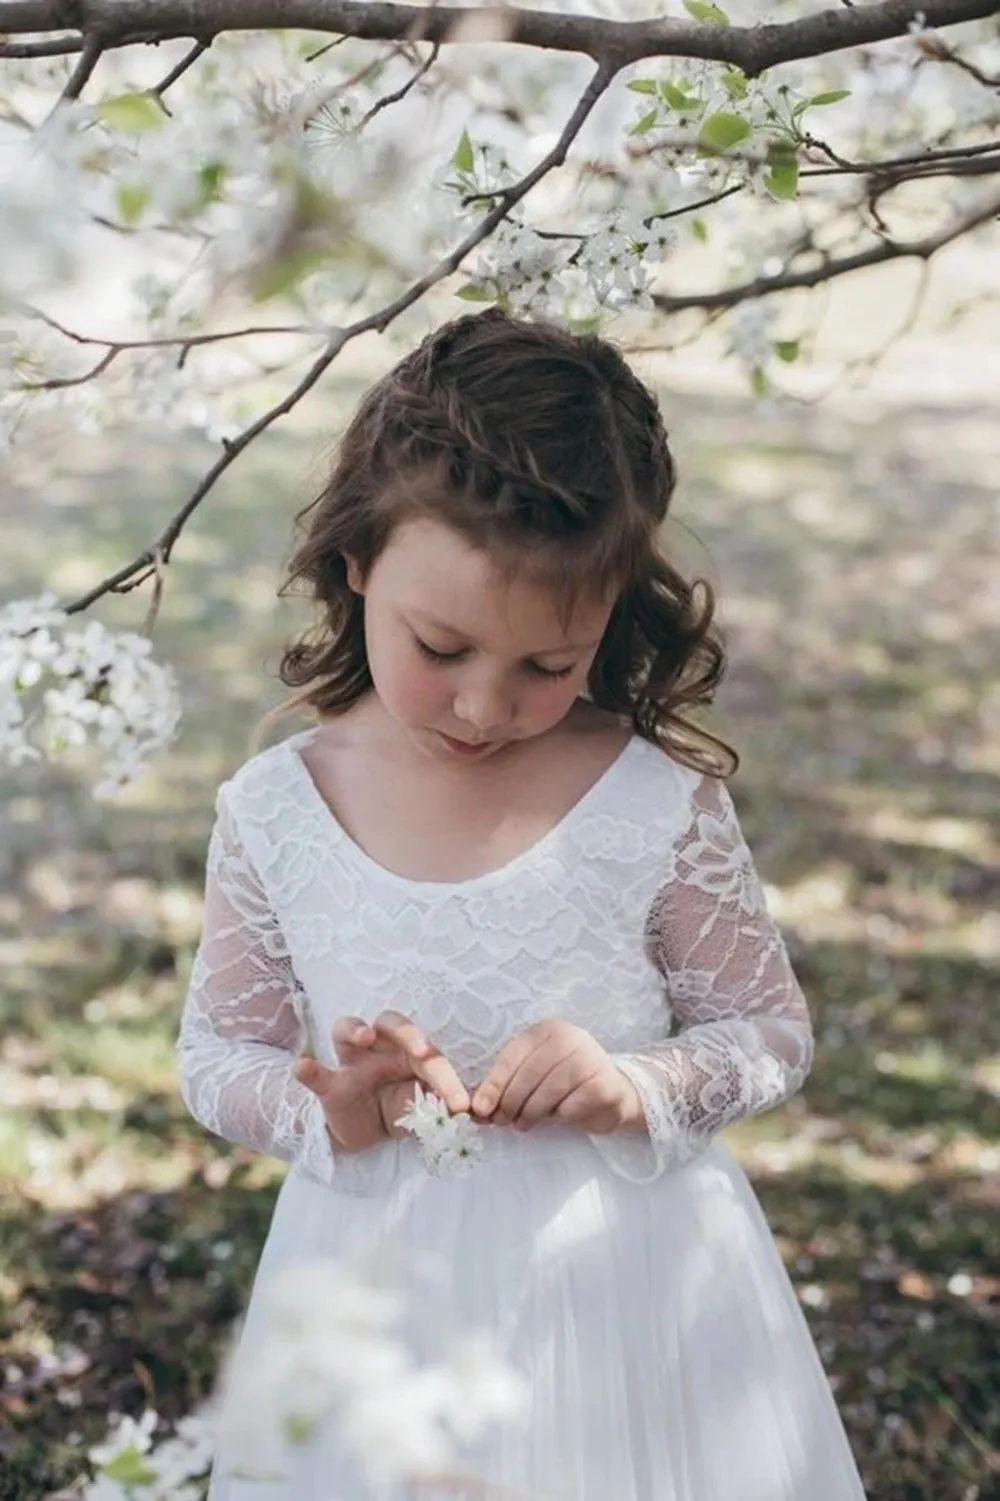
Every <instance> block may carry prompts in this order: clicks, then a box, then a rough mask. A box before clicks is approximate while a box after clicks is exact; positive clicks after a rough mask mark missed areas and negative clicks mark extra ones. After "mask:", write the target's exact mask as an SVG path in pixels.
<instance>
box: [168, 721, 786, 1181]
mask: <svg viewBox="0 0 1000 1501" xmlns="http://www.w3.org/2000/svg"><path fill="white" fill-rule="evenodd" d="M313 734H315V731H314V730H309V731H306V732H304V733H303V734H300V735H295V736H292V737H291V738H290V739H288V740H286V741H284V742H283V743H282V744H280V745H278V746H275V747H273V748H271V749H269V750H266V751H264V752H262V753H261V754H260V755H258V756H255V757H253V758H252V759H251V760H250V761H248V762H247V763H246V765H244V766H243V767H241V768H240V770H239V771H238V772H237V773H236V774H235V776H234V777H232V778H231V779H230V780H229V781H228V782H226V783H224V784H223V786H222V787H221V788H220V789H219V795H218V799H217V815H218V816H217V820H216V824H215V828H214V830H213V834H212V840H211V843H210V847H209V856H208V872H207V880H206V907H205V926H204V930H203V933H202V939H201V943H200V945H199V949H198V953H197V955H196V957H195V961H194V965H193V967H192V973H191V981H190V986H189V990H188V996H187V1000H186V1003H185V1007H184V1014H183V1017H182V1022H181V1036H180V1044H179V1046H180V1069H181V1082H182V1088H183V1090H184V1093H185V1098H186V1099H187V1100H188V1103H189V1105H190V1108H191V1109H192V1111H193V1113H194V1114H195V1115H196V1116H197V1117H198V1118H199V1119H200V1120H202V1121H203V1122H204V1123H205V1124H206V1125H207V1126H209V1127H210V1128H211V1129H212V1130H215V1131H218V1132H219V1133H220V1134H222V1135H225V1136H229V1137H230V1138H231V1139H233V1140H237V1141H242V1142H246V1143H248V1144H250V1145H252V1146H256V1147H257V1148H258V1149H259V1150H263V1151H270V1152H273V1153H275V1155H277V1156H279V1157H283V1158H285V1159H286V1160H288V1161H291V1162H293V1163H294V1164H295V1165H296V1166H297V1167H298V1168H299V1170H301V1171H304V1172H306V1173H308V1174H309V1175H310V1176H313V1177H316V1178H318V1179H319V1180H320V1181H324V1182H332V1181H334V1179H335V1178H336V1176H337V1174H338V1172H339V1173H341V1174H343V1172H344V1171H346V1169H345V1168H344V1166H343V1159H341V1162H340V1164H338V1162H336V1161H335V1160H334V1154H333V1153H332V1150H331V1147H330V1143H329V1140H328V1138H327V1136H326V1131H325V1121H324V1118H323V1115H322V1107H321V1105H320V1103H319V1101H318V1100H317V1098H316V1097H315V1095H313V1094H311V1093H310V1092H309V1091H308V1090H306V1089H305V1087H304V1086H303V1085H301V1084H300V1083H299V1082H298V1081H297V1080H296V1079H295V1078H294V1075H293V1073H292V1066H293V1064H294V1061H295V1058H296V1057H297V1056H298V1054H299V1053H300V1052H301V1051H302V1049H303V1047H304V1045H305V1044H306V1042H307V1041H308V1042H309V1043H310V1044H311V1047H312V1049H313V1051H314V1052H315V1054H316V1056H317V1057H318V1058H319V1059H320V1060H321V1061H323V1062H325V1063H327V1064H328V1065H330V1066H333V1065H334V1064H335V1063H336V1058H335V1056H334V1053H333V1049H332V1043H331V1035H330V1034H331V1028H332V1025H333V1022H334V1020H335V1018H336V1017H338V1016H342V1015H357V1016H360V1017H363V1018H365V1019H368V1020H370V1019H373V1018H374V1017H375V1016H376V1015H377V1014H378V1012H380V1011H382V1010H384V1009H394V1010H397V1011H402V1012H404V1013H406V1014H407V1015H409V1016H410V1017H411V1018H412V1019H413V1020H414V1021H416V1022H417V1023H418V1025H420V1026H421V1027H422V1028H423V1029H424V1030H425V1031H426V1033H427V1034H428V1035H429V1036H430V1037H431V1038H432V1039H433V1040H434V1042H435V1043H436V1044H437V1046H438V1047H439V1048H440V1049H441V1051H442V1052H444V1053H445V1054H446V1056H447V1057H448V1058H449V1059H450V1060H451V1062H452V1063H453V1065H454V1066H455V1068H456V1069H457V1071H458V1073H459V1074H460V1076H462V1078H463V1080H464V1082H465V1083H466V1084H468V1085H472V1084H475V1083H477V1082H478V1081H479V1079H480V1078H482V1076H483V1075H484V1073H485V1072H486V1070H487V1069H488V1067H489V1065H490V1063H491V1062H492V1060H493V1059H494V1058H495V1057H496V1055H497V1054H498V1052H499V1051H500V1050H501V1049H502V1048H503V1046H504V1045H505V1044H506V1043H507V1042H509V1041H510V1040H511V1039H512V1038H513V1037H514V1036H516V1035H517V1034H518V1033H519V1032H522V1031H523V1030H524V1029H525V1028H526V1027H528V1026H530V1025H531V1024H532V1023H534V1022H537V1021H540V1020H542V1019H543V1018H546V1017H553V1016H558V1017H561V1018H564V1019H566V1020H568V1021H571V1022H574V1023H576V1024H577V1025H578V1026H580V1027H582V1028H584V1029H585V1030H586V1031H588V1032H589V1033H591V1034H592V1035H593V1036H594V1037H595V1038H596V1039H597V1041H598V1042H600V1043H601V1044H602V1045H603V1046H604V1047H605V1048H606V1049H607V1051H608V1052H609V1053H610V1054H611V1055H612V1056H613V1058H614V1060H615V1062H616V1063H617V1065H618V1066H619V1068H621V1070H622V1071H623V1072H625V1073H626V1074H627V1075H628V1077H629V1078H631V1079H632V1080H633V1082H634V1083H635V1085H636V1088H637V1089H638V1091H639V1094H640V1096H641V1098H642V1102H643V1105H644V1109H645V1115H646V1120H647V1124H648V1127H649V1139H648V1140H645V1139H643V1138H635V1137H629V1138H626V1137H625V1136H624V1135H619V1136H617V1137H615V1138H613V1139H612V1138H595V1141H596V1142H597V1144H598V1145H599V1147H600V1149H601V1151H602V1153H603V1155H604V1156H605V1157H606V1158H607V1159H608V1161H609V1162H611V1163H612V1165H613V1166H615V1167H616V1168H618V1169H619V1170H621V1171H623V1172H625V1173H626V1174H627V1175H630V1176H639V1177H643V1176H649V1175H655V1174H657V1173H659V1172H661V1171H663V1169H664V1167H665V1166H666V1165H667V1164H668V1163H670V1162H682V1161H684V1160H686V1159H688V1158H689V1157H691V1156H693V1155H695V1154H696V1153H697V1152H698V1151H700V1150H701V1149H702V1148H703V1147H704V1145H705V1143H706V1142H707V1141H708V1140H709V1139H710V1138H711V1135H712V1134H713V1133H714V1132H715V1131H717V1130H719V1129H721V1128H722V1127H723V1126H725V1125H728V1124H729V1123H731V1122H732V1121H734V1120H737V1119H740V1118H741V1117H742V1116H745V1115H748V1114H751V1113H753V1112H754V1111H758V1110H762V1109H766V1108H769V1107H770V1106H772V1105H775V1104H778V1103H780V1101H781V1100H783V1099H784V1098H786V1097H787V1096H788V1095H789V1094H790V1093H792V1092H793V1091H794V1090H795V1089H797V1088H798V1087H799V1086H800V1085H801V1083H802V1081H803V1080H804V1078H805V1076H806V1073H807V1072H808V1068H809V1065H810V1062H811V1057H812V1036H811V1030H810V1026H809V1017H808V1012H807V1010H806V1006H805V1002H804V1000H803V997H802V993H801V991H800V990H799V987H798V985H797V983H796V981H795V977H794V975H793V974H792V971H791V968H790V966H789V963H788V956H787V953H786V950H785V947H784V944H783V942H782V940H781V938H780V936H779V935H778V933H777V931H776V930H775V928H774V925H773V923H772V922H771V920H770V918H769V916H768V912H767V906H766V903H765V900H764V895H763V891H762V888H761V886H760V882H759V880H758V879H757V876H756V872H755V871H754V867H753V862H752V859H751V857H750V853H749V851H748V850H747V847H746V844H745V843H744V841H743V838H742V835H741V833H740V830H739V826H738V823H737V820H736V815H735V812H734V810H733V806H732V802H731V800H730V798H729V794H728V792H727V791H726V789H725V787H724V785H723V784H721V783H720V782H717V781H715V780H713V779H711V778H708V777H704V776H702V775H700V774H699V773H697V772H695V771H692V770H690V769H689V768H687V767H683V766H681V765H679V764H678V763H677V762H675V761H674V760H672V759H671V758H670V757H669V756H668V755H666V754H665V753H664V752H663V751H661V750H660V749H659V748H658V747H656V746H654V745H652V744H650V743H649V742H647V741H645V740H643V739H640V738H639V737H633V738H632V739H631V740H630V741H629V742H628V743H627V744H626V746H625V748H624V749H623V750H622V751H621V753H620V754H619V756H618V757H617V759H616V760H615V761H614V762H613V763H612V765H611V766H610V767H609V768H608V769H607V770H606V771H605V772H604V774H603V775H602V776H601V777H600V778H599V779H598V780H597V781H596V782H595V783H594V785H593V786H592V787H591V788H590V789H589V791H588V792H586V793H585V794H584V796H583V797H581V798H580V800H579V801H578V802H577V803H576V804H575V805H574V806H573V807H572V808H571V809H570V810H569V812H568V813H566V814H565V815H564V816H563V817H562V818H561V819H560V820H559V821H558V823H556V824H555V826H554V827H553V828H552V829H550V830H549V831H548V833H546V834H545V835H544V836H543V837H542V838H540V839H539V840H537V841H536V842H535V843H534V844H533V845H532V846H531V847H530V848H528V849H526V850H525V851H524V852H523V853H522V854H520V855H518V856H516V857H515V858H514V859H512V860H510V861H508V862H507V863H506V864H504V865H503V866H501V867H500V868H499V869H497V870H493V871H490V872H488V873H487V874H485V875H481V876H478V877H474V878H472V879H468V880H463V881H458V882H437V881H418V880H412V879H409V878H407V877H403V876H400V875H397V874H394V873H393V872H391V871H389V870H387V869H385V868H384V867H382V866H381V865H379V864H378V863H377V862H376V861H375V860H373V859H372V858H371V857H370V856H369V855H367V854H366V853H365V852H364V851H363V850H362V849H361V848H360V847H359V846H358V845H357V844H356V843H355V842H354V841H353V840H352V839H351V838H350V836H349V835H348V834H347V833H346V831H345V830H344V829H343V827H342V826H341V825H340V823H339V822H338V821H337V819H336V817H335V816H334V814H333V812H332V810H331V809H330V808H329V807H328V806H327V804H326V802H325V801H324V799H323V798H322V796H321V795H320V793H319V790H318V788H317V787H316V784H315V783H314V782H313V780H312V778H311V776H310V774H309V772H308V770H307V768H306V765H305V762H304V761H303V759H302V756H301V753H300V752H301V750H302V748H303V747H304V745H305V743H306V742H307V740H308V738H309V737H310V736H311V735H313ZM675 1023H680V1028H681V1030H680V1031H679V1032H678V1033H676V1034H674V1035H672V1029H673V1026H674V1024H675ZM365 1155H367V1154H362V1156H365ZM373 1155H377V1151H376V1153H375V1154H373ZM383 1156H385V1154H383Z"/></svg>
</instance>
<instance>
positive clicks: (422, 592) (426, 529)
mask: <svg viewBox="0 0 1000 1501" xmlns="http://www.w3.org/2000/svg"><path fill="white" fill-rule="evenodd" d="M348 577H349V581H350V585H351V588H352V589H354V591H355V592H356V593H358V594H363V595H364V600H365V637H366V643H367V649H368V662H369V666H370V668H371V674H372V679H373V682H374V684H375V691H376V693H377V694H378V697H379V700H380V701H381V704H382V707H383V708H384V709H385V710H386V712H387V713H388V714H389V715H390V717H391V718H392V719H393V720H394V721H395V723H396V724H397V725H398V726H399V727H400V728H402V729H403V730H404V731H405V733H406V735H407V736H408V737H409V739H410V740H411V741H412V742H413V743H414V744H416V745H417V746H418V748H419V749H420V750H421V752H423V753H424V754H425V755H430V756H433V757H434V758H435V759H439V760H441V759H443V760H449V761H453V762H457V761H460V760H470V761H471V760H479V759H484V758H486V757H488V756H491V755H495V754H496V752H497V751H499V750H500V749H501V748H502V747H503V746H505V745H509V744H511V743H512V742H514V741H517V740H530V739H531V738H532V737H533V736H535V735H542V734H544V733H545V731H546V730H550V729H552V728H553V726H554V725H557V724H558V723H559V721H560V720H561V719H562V718H563V717H564V715H565V714H566V713H567V712H568V711H569V709H570V707H571V706H572V704H573V703H574V702H575V700H576V699H577V698H578V697H579V695H580V692H581V690H582V689H583V688H584V686H585V684H586V680H587V673H588V672H589V670H590V665H591V663H592V662H593V660H594V656H595V654H596V652H597V648H598V646H599V645H600V642H601V638H602V636H603V635H604V630H605V627H606V626H607V623H608V618H609V616H610V613H611V608H612V605H613V602H614V601H613V599H612V598H606V599H594V598H592V597H589V596H584V597H582V598H581V599H580V600H579V601H578V602H577V604H576V608H575V609H574V611H573V613H572V615H571V617H570V618H569V619H568V620H567V619H565V618H564V612H560V610H559V603H558V601H557V600H556V599H555V598H554V597H553V595H552V594H551V593H550V592H549V591H548V590H545V589H543V588H540V587H539V586H538V585H536V584H532V583H529V582H527V581H521V580H518V579H516V578H515V579H514V580H513V581H512V582H506V581H502V580H500V579H499V578H498V577H497V575H496V571H495V569H494V568H493V566H492V565H491V562H490V559H489V557H488V556H487V555H486V554H485V553H483V552H480V551H478V550H477V549H475V548H474V547H472V546H471V544H470V543H468V542H467V541H466V540H465V539H464V538H463V537H461V536H460V535H459V533H457V532H455V531H453V530H452V529H451V528H450V527H448V526H445V525H444V524H443V523H441V522H437V521H431V520H429V519H427V518H419V519H415V520H411V521H406V522H403V523H401V524H400V525H399V526H398V527H397V528H396V530H395V531H394V532H393V534H392V537H391V538H390V540H389V542H388V544H387V545H386V547H385V548H384V550H383V551H382V552H381V553H380V554H379V556H378V558H377V559H376V561H375V563H374V565H373V566H372V568H371V569H370V571H369V573H368V577H367V578H362V577H361V572H360V569H359V568H358V567H357V565H356V564H355V563H354V562H353V561H352V562H350V563H349V567H348Z"/></svg>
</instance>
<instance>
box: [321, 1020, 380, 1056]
mask: <svg viewBox="0 0 1000 1501" xmlns="http://www.w3.org/2000/svg"><path fill="white" fill-rule="evenodd" d="M330 1036H332V1039H333V1046H335V1048H336V1049H338V1052H339V1049H341V1048H342V1046H350V1048H371V1045H372V1043H374V1040H375V1028H374V1027H371V1025H369V1024H368V1022H365V1021H362V1018H360V1016H338V1018H336V1021H335V1022H333V1027H332V1030H330Z"/></svg>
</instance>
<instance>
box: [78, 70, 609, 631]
mask: <svg viewBox="0 0 1000 1501" xmlns="http://www.w3.org/2000/svg"><path fill="white" fill-rule="evenodd" d="M617 71H618V70H617V68H616V67H615V66H614V65H605V64H601V65H600V66H598V67H597V68H596V69H595V71H594V73H593V75H592V77H591V79H590V81H589V83H588V84H587V87H586V88H585V89H584V91H583V93H582V94H581V95H580V97H579V99H578V100H577V102H576V105H575V106H574V108H573V111H572V113H571V115H570V117H569V119H568V120H567V122H566V124H565V126H564V127H563V129H562V132H561V133H560V136H559V139H558V141H557V142H556V144H555V145H554V146H553V147H552V150H551V151H549V152H548V153H547V154H546V155H545V156H544V157H543V158H542V159H541V161H539V162H537V163H536V165H535V166H534V167H533V168H532V169H531V171H530V172H528V173H526V175H525V176H524V177H522V178H521V179H520V181H519V182H517V183H515V184H514V185H513V187H511V188H509V189H508V190H507V192H506V193H505V194H504V197H503V200H502V201H501V202H500V203H498V204H497V205H496V206H495V207H494V208H493V209H491V210H490V212H489V213H488V214H486V215H485V217H484V218H483V219H481V220H480V222H479V224H477V225H476V227H475V229H473V230H470V232H469V233H468V234H467V235H466V236H465V238H464V239H463V240H462V241H461V243H460V244H458V245H456V246H455V248H454V250H452V251H450V252H449V254H448V255H446V256H445V257H444V259H443V260H441V261H439V262H438V263H437V265H436V266H434V267H432V268H431V270H430V271H427V272H425V274H424V275H423V276H421V277H419V278H418V279H417V280H416V281H415V282H412V283H411V285H410V286H409V287H408V288H407V289H406V291H405V292H402V293H401V294H400V295H399V296H398V297H397V298H396V299H395V300H394V301H393V302H390V303H389V304H388V305H387V306H386V307H384V308H382V309H380V310H379V311H378V312H375V313H369V314H368V315H367V316H366V317H364V318H359V319H358V320H357V322H356V323H352V324H350V325H349V326H348V327H346V328H341V329H338V330H337V331H336V332H335V333H333V334H332V335H331V337H330V338H329V340H328V342H327V345H326V348H325V349H324V350H323V351H322V353H321V354H320V355H319V356H318V357H317V358H316V359H315V360H313V362H312V364H311V365H310V366H309V368H308V370H307V371H306V372H305V374H304V375H303V376H302V378H301V380H300V381H299V382H298V384H297V385H296V386H295V387H294V389H293V390H291V391H290V392H289V393H288V394H287V395H286V396H285V397H283V399H282V400H281V401H279V402H277V403H276V404H275V405H274V406H272V407H270V408H269V409H268V410H267V411H266V412H264V413H262V415H261V416H260V417H258V418H257V420H256V421H255V422H252V423H251V424H250V426H249V427H246V428H244V429H243V431H242V432H241V433H240V434H239V436H238V437H236V438H233V439H232V440H224V441H223V452H222V454H221V455H220V457H219V458H218V459H217V460H216V462H215V463H214V464H213V465H212V467H211V469H210V470H209V471H208V473H207V474H206V475H205V476H204V477H203V478H202V480H201V481H200V483H199V484H198V485H197V487H196V488H195V490H194V492H193V494H192V495H191V496H190V497H189V498H188V500H187V501H186V502H185V504H184V505H183V506H182V507H181V509H180V510H179V511H178V512H177V514H176V515H175V516H174V517H173V518H172V519H171V520H170V521H169V522H168V524H167V526H166V527H165V528H164V530H163V532H162V533H161V534H160V536H159V537H158V538H157V539H156V541H155V542H154V543H153V545H152V547H150V548H147V549H146V551H145V552H143V553H141V554H140V555H139V557H137V558H135V559H134V560H133V562H131V563H128V564H126V565H125V567H123V568H120V569H118V571H117V572H116V573H113V574H111V575H110V577H108V578H106V579H104V581H103V582H102V583H100V584H98V585H97V586H96V587H95V588H93V589H91V590H90V591H89V592H88V593H87V594H84V595H83V596H82V597H81V598H80V599H78V600H75V601H74V602H73V603H72V604H71V605H68V606H67V607H66V608H67V613H68V614H70V615H74V614H77V613H79V612H80V611H81V610H86V609H87V608H88V607H89V606H90V605H92V604H93V603H94V601H95V600H98V599H100V598H101V597H102V595H104V594H108V593H112V592H115V593H127V592H129V590H131V589H133V588H135V587H136V585H137V582H138V581H137V580H136V578H135V575H136V574H137V573H141V572H142V570H144V569H146V570H148V569H149V568H150V567H151V566H152V565H154V563H155V559H156V556H157V549H159V552H160V554H161V555H162V560H163V562H164V563H168V562H169V561H170V554H171V550H172V548H173V546H174V543H175V542H176V541H177V538H178V537H179V536H180V533H181V531H182V530H183V527H184V525H185V523H186V522H187V520H188V518H189V517H190V516H191V515H192V513H193V512H194V511H195V510H197V508H198V506H199V505H200V504H201V502H202V501H203V500H204V498H205V496H206V495H207V494H208V493H209V491H210V490H211V489H212V488H213V487H214V485H215V483H216V481H217V480H218V479H219V478H220V476H221V475H223V474H224V473H225V472H226V470H227V469H228V468H229V467H230V465H231V464H232V463H233V462H234V461H235V460H236V459H237V458H238V457H239V455H240V454H241V453H242V452H243V451H244V449H246V448H248V447H249V445H250V444H251V443H252V442H253V441H254V439H255V438H257V437H259V436H260V434H261V433H263V432H266V430H267V429H268V428H269V427H271V426H272V425H273V424H274V423H275V422H276V421H277V420H278V418H279V417H283V416H285V415H286V414H287V413H288V412H290V411H291V410H292V408H293V407H295V406H296V405H297V404H298V402H299V401H301V400H302V398H303V397H304V396H305V395H306V394H307V393H308V392H309V391H311V390H312V388H313V386H315V384H316V382H317V381H318V380H319V379H320V377H321V376H322V375H323V374H324V372H325V371H326V370H327V369H328V368H329V366H330V365H332V363H333V361H334V360H335V359H336V358H337V356H338V355H339V354H340V352H341V350H342V349H343V348H344V347H345V345H347V344H348V343H350V342H351V340H353V339H356V338H358V337H360V335H361V334H365V333H371V332H377V333H383V332H384V331H385V329H386V328H388V326H389V324H390V323H392V322H393V320H394V319H396V318H398V317H399V315H400V314H401V313H404V312H405V311H406V310H407V308H409V307H412V305H413V304H414V303H415V302H418V301H419V300H420V298H421V297H423V296H424V294H425V293H426V292H429V291H430V289H431V288H432V287H434V286H436V285H437V284H438V283H439V282H441V281H444V279H445V278H446V277H448V276H450V275H451V274H452V273H453V272H454V271H457V269H458V267H459V266H460V265H461V264H462V262H463V261H464V260H465V257H466V256H467V255H468V254H469V252H470V251H472V250H474V249H475V248H476V246H477V245H479V244H481V243H482V241H483V240H485V239H486V238H487V237H488V236H489V235H491V234H492V233H493V231H494V229H496V227H497V225H498V224H499V223H500V221H501V219H504V218H505V217H506V216H507V214H508V213H509V212H510V210H511V209H512V208H513V207H514V206H515V205H516V204H518V203H520V201H521V199H522V198H524V197H526V196H527V194H528V193H530V192H531V190H532V188H533V187H535V185H536V184H537V183H538V182H540V181H541V179H542V178H543V177H545V176H546V175H547V174H548V173H549V172H551V171H552V170H553V168H555V167H560V166H562V164H563V162H564V161H565V160H566V155H567V152H568V151H569V148H570V146H571V145H572V144H573V142H574V140H575V139H576V137H577V136H578V135H579V133H580V131H581V130H582V128H583V126H584V124H585V122H586V120H587V118H588V116H589V115H590V113H591V111H592V110H593V108H594V106H595V105H596V104H597V101H598V100H599V99H600V98H601V97H602V95H603V94H604V93H605V92H606V91H607V89H608V87H609V85H610V84H611V82H612V80H613V79H614V78H615V76H616V74H617ZM146 577H148V573H147V574H146Z"/></svg>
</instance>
